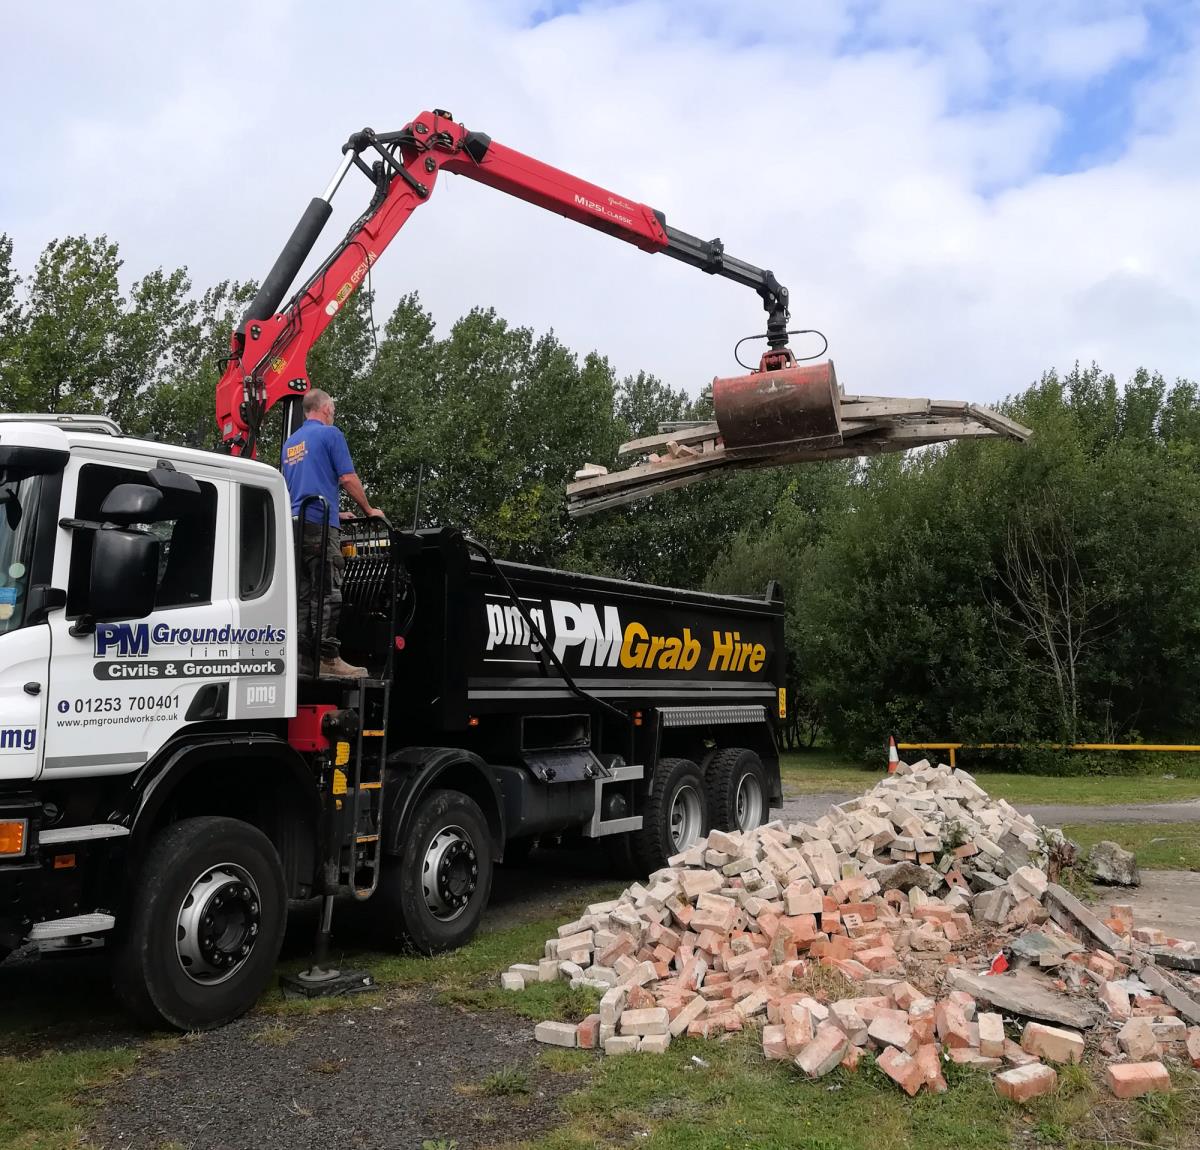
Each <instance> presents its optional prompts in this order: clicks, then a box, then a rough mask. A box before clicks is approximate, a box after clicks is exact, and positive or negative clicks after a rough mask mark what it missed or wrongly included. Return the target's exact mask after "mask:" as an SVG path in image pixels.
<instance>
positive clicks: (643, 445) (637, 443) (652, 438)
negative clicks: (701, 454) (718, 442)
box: [617, 423, 721, 455]
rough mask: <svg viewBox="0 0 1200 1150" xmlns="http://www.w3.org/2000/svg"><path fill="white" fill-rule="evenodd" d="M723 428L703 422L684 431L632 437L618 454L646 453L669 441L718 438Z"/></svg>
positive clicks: (694, 441)
mask: <svg viewBox="0 0 1200 1150" xmlns="http://www.w3.org/2000/svg"><path fill="white" fill-rule="evenodd" d="M720 435H721V429H720V428H719V427H718V426H717V425H716V424H715V423H703V424H701V425H700V426H699V427H693V428H690V429H688V430H684V431H660V432H658V433H657V434H656V435H643V436H642V437H641V438H640V439H631V440H630V441H629V442H628V443H622V444H621V446H620V447H618V448H617V454H618V455H633V454H634V453H637V454H639V455H640V454H644V453H645V452H648V451H657V450H658V449H659V448H660V447H666V446H667V444H668V443H671V442H674V443H684V444H688V443H702V442H703V441H704V440H706V439H718V438H719V437H720Z"/></svg>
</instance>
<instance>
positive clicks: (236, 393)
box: [217, 109, 794, 455]
mask: <svg viewBox="0 0 1200 1150" xmlns="http://www.w3.org/2000/svg"><path fill="white" fill-rule="evenodd" d="M342 151H343V158H342V161H341V163H340V164H339V166H338V169H337V171H336V172H335V173H334V176H333V178H332V179H331V181H330V183H329V186H328V187H327V188H326V189H325V192H324V193H323V194H322V195H320V196H318V197H316V198H314V199H313V200H312V201H311V202H310V203H309V205H308V207H307V208H306V209H305V212H304V215H303V216H302V217H301V219H300V222H299V223H298V224H297V225H296V228H295V230H294V231H293V233H292V235H291V237H290V238H289V240H288V242H287V244H286V245H285V246H284V248H283V251H282V252H281V253H280V255H279V257H278V259H277V260H276V261H275V264H274V266H273V267H272V269H271V271H270V273H269V274H268V275H267V278H266V279H265V280H264V281H263V284H262V287H261V288H260V289H259V291H258V293H257V295H256V296H255V297H254V300H253V302H252V303H251V304H250V306H249V308H248V309H247V311H246V314H245V316H244V317H243V319H242V321H241V323H240V324H239V325H238V327H237V329H236V330H235V331H234V333H233V336H232V339H231V343H230V356H229V359H228V360H227V361H226V364H225V369H224V371H223V373H222V377H221V380H220V382H219V384H218V385H217V426H218V428H219V431H220V436H221V439H222V441H223V443H224V444H225V446H226V447H227V449H228V450H229V451H230V452H231V453H233V454H235V455H253V454H254V453H255V447H256V444H257V440H258V433H259V427H260V426H261V423H262V420H263V418H264V416H265V415H266V413H267V412H268V411H269V410H270V409H271V408H272V407H274V406H275V405H276V404H279V403H281V402H282V403H284V404H285V425H286V427H287V428H288V430H291V428H292V427H294V426H295V424H296V423H297V422H298V410H299V406H300V404H299V401H300V400H301V399H302V398H303V396H304V393H305V392H306V391H308V390H309V387H310V381H309V376H308V367H307V359H308V354H309V351H310V350H311V349H312V346H313V344H314V343H316V341H317V340H318V339H319V338H320V337H321V334H322V333H323V332H324V330H325V328H326V327H327V326H328V325H329V323H330V322H331V321H332V320H333V318H334V316H336V315H337V313H338V311H339V310H340V309H341V308H342V307H343V306H344V305H345V303H346V300H347V299H348V298H349V297H350V296H351V294H353V292H354V291H355V290H356V289H357V288H358V287H359V286H360V285H361V283H362V282H363V280H364V279H365V278H366V277H367V274H368V273H369V271H370V269H371V267H372V266H373V265H374V263H375V261H376V260H378V259H379V257H380V256H381V255H382V254H383V251H384V249H385V248H386V247H387V245H388V244H389V243H391V241H392V240H393V239H394V238H395V237H396V234H397V233H398V232H399V231H400V229H401V228H402V227H403V226H404V225H405V224H406V223H407V222H408V219H409V217H410V216H411V215H412V213H413V212H414V211H416V209H417V208H418V207H420V206H421V205H422V204H423V203H424V202H425V201H426V200H427V199H428V198H429V196H430V195H431V194H432V192H433V189H434V185H435V183H436V180H437V177H438V174H439V173H440V172H442V171H449V172H453V173H455V174H457V175H460V176H466V177H467V178H468V179H471V180H475V181H476V182H478V183H481V184H486V185H487V186H488V187H491V188H495V189H497V190H498V191H502V192H506V193H507V194H509V195H511V196H515V197H517V198H518V199H522V200H525V201H526V202H527V203H530V204H535V205H536V206H538V207H540V208H545V209H546V210H548V211H552V212H556V213H558V214H559V215H561V216H565V217H566V218H567V219H569V220H573V221H575V222H576V223H579V224H584V225H585V226H587V227H590V228H595V229H596V230H597V231H602V232H605V233H607V234H608V235H611V236H613V237H615V238H616V239H619V240H623V241H625V242H626V243H630V244H633V245H634V246H635V247H638V248H640V249H641V250H642V251H645V252H651V253H655V252H661V253H663V254H665V255H668V256H671V257H673V258H674V259H678V260H681V261H683V262H684V263H687V264H689V265H691V266H692V267H695V268H699V269H700V270H702V271H705V272H708V273H710V274H712V275H719V276H722V277H724V278H726V279H730V280H732V281H733V282H735V283H738V284H742V285H744V286H747V287H750V288H752V289H753V290H754V291H756V292H757V293H758V295H759V296H760V298H761V299H762V302H763V306H764V307H765V308H766V310H767V344H768V350H767V352H766V354H765V355H764V356H763V360H762V364H761V369H762V370H774V369H777V368H784V367H787V366H790V365H791V364H793V363H794V360H793V358H792V355H791V353H790V351H788V349H787V321H788V293H787V289H786V288H785V287H783V286H782V285H781V284H780V283H779V281H778V280H777V279H776V278H775V276H774V274H773V273H772V272H770V271H767V270H765V269H763V268H759V267H756V266H755V265H753V264H750V263H747V262H745V261H744V260H740V259H737V258H736V257H733V256H730V255H728V254H727V253H726V252H725V249H724V245H723V244H722V243H721V241H720V240H719V239H713V240H702V239H699V238H698V237H696V236H693V235H690V234H689V233H687V232H684V231H681V230H679V229H678V228H674V227H672V226H671V225H669V224H668V223H667V222H666V217H665V216H664V215H663V213H662V212H660V211H656V210H655V209H653V208H651V207H649V206H647V205H646V204H642V203H638V202H636V201H634V200H630V199H628V198H626V197H624V196H619V195H616V194H615V193H613V192H610V191H608V190H607V189H606V188H602V187H600V186H599V185H598V184H593V183H589V182H588V181H587V180H582V179H580V178H579V177H577V176H573V175H571V174H570V173H568V172H564V171H561V170H560V169H558V168H555V167H552V166H551V165H549V164H545V163H543V162H542V161H540V160H537V159H534V158H533V157H532V156H527V155H524V154H523V153H521V152H518V151H516V150H515V149H513V148H508V147H505V146H504V145H503V144H497V143H495V142H494V141H493V140H492V139H491V138H490V137H489V136H487V135H485V134H484V133H482V132H473V131H468V130H467V129H466V128H465V127H464V126H463V125H462V124H459V123H456V122H455V121H454V119H453V117H452V116H451V115H450V114H449V113H448V112H444V111H441V110H438V109H435V110H433V111H431V112H422V113H421V114H420V115H419V116H416V117H415V118H414V119H413V120H411V121H410V122H409V123H408V124H407V125H405V127H404V128H402V129H401V130H400V131H398V132H390V133H376V132H373V131H371V130H370V129H369V128H366V129H363V131H361V132H356V133H355V134H354V135H352V136H351V137H350V139H349V140H348V141H347V142H346V144H345V145H344V147H343V149H342ZM368 160H370V162H368ZM351 168H355V169H357V170H359V171H361V172H362V173H363V174H364V175H366V176H367V177H368V179H370V181H371V183H372V185H373V187H374V193H373V195H372V198H371V201H370V203H369V204H368V206H367V208H366V210H365V211H364V212H363V214H362V215H361V216H359V218H358V219H357V220H356V221H355V222H354V224H353V225H352V226H351V228H350V230H349V231H348V232H347V234H346V236H345V237H344V238H343V239H342V241H341V242H340V243H339V244H338V246H337V247H336V248H335V249H334V251H333V252H332V253H331V254H330V255H329V257H328V258H327V259H326V260H325V261H324V262H323V263H322V264H321V265H320V266H319V267H318V268H317V269H316V271H315V272H314V273H313V274H312V275H311V276H310V277H309V278H308V280H307V281H306V282H305V283H304V284H303V285H302V286H301V287H300V289H299V290H298V291H296V292H295V293H294V294H293V295H292V296H291V297H290V298H289V299H288V301H287V303H286V304H283V306H282V308H281V307H280V304H281V303H283V300H284V297H285V296H286V295H287V292H288V290H289V289H290V287H291V285H292V282H293V281H294V280H295V278H296V276H297V274H298V273H299V271H300V268H301V266H302V265H303V263H304V261H305V260H306V259H307V257H308V255H309V253H310V252H311V251H312V249H313V246H314V245H315V243H316V241H317V238H318V236H319V235H320V232H321V229H322V228H323V227H324V225H325V223H326V221H327V220H328V219H329V216H330V214H331V212H332V207H331V201H332V200H333V197H334V194H335V193H336V192H337V190H338V188H339V187H340V186H341V184H342V181H343V180H344V178H345V177H346V175H347V174H348V173H349V171H350V169H351Z"/></svg>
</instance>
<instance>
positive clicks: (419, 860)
mask: <svg viewBox="0 0 1200 1150" xmlns="http://www.w3.org/2000/svg"><path fill="white" fill-rule="evenodd" d="M403 843H404V849H403V852H402V853H401V854H398V855H391V856H389V857H387V858H385V859H384V860H383V872H382V874H381V875H380V878H379V889H378V890H377V891H376V892H375V896H374V898H373V899H372V900H371V901H372V902H378V903H379V910H380V912H381V913H382V914H383V915H385V916H386V919H387V922H386V925H385V926H384V932H385V934H386V935H387V936H388V937H389V938H390V939H391V940H392V941H394V942H400V943H403V944H406V945H408V946H410V947H412V948H413V949H414V950H418V951H420V952H421V953H422V954H435V953H437V952H438V951H443V950H454V949H455V948H456V947H460V946H463V945H465V944H466V943H468V942H470V941H471V939H472V938H473V937H474V936H475V932H476V931H477V930H478V929H479V921H480V919H481V918H482V917H483V910H484V907H486V906H487V903H488V898H489V897H490V896H491V893H492V842H491V834H490V832H489V831H488V827H487V820H486V819H485V818H484V817H483V811H481V810H480V809H479V804H478V803H476V802H475V800H474V799H472V798H471V797H470V796H469V795H464V794H463V793H462V792H461V791H449V790H431V791H428V792H426V794H425V795H423V796H422V797H421V799H420V805H419V806H418V807H417V809H416V810H415V811H414V812H413V814H412V816H411V818H410V821H409V825H408V828H407V830H406V831H405V833H404V838H403ZM458 844H465V845H461V846H460V845H458ZM443 864H445V865H446V866H447V868H448V869H447V879H446V882H445V883H439V882H438V881H437V878H436V872H437V871H438V870H440V869H441V867H442V865H443ZM472 868H474V870H472ZM427 875H428V877H429V879H430V882H429V884H428V886H427V885H426V882H425V879H426V877H427ZM456 898H465V899H466V901H465V902H463V903H462V904H461V905H451V901H450V900H453V899H456Z"/></svg>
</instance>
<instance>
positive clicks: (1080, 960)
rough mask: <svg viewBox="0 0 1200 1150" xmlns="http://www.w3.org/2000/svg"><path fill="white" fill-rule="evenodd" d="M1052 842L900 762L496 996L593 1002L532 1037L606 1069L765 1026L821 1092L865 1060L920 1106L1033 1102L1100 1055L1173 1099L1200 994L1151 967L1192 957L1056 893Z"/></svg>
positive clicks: (959, 786) (510, 980)
mask: <svg viewBox="0 0 1200 1150" xmlns="http://www.w3.org/2000/svg"><path fill="white" fill-rule="evenodd" d="M1055 833H1056V832H1046V831H1042V830H1039V828H1038V827H1037V826H1036V825H1035V824H1034V823H1033V822H1032V820H1031V819H1029V818H1028V817H1027V816H1024V815H1021V814H1020V813H1019V812H1017V811H1016V810H1015V809H1013V808H1012V807H1011V806H1009V805H1008V804H1007V803H1005V802H1004V801H1003V800H1000V801H999V802H994V801H993V800H991V799H990V798H989V797H988V795H987V794H986V792H984V791H983V789H982V788H980V787H979V786H978V785H977V784H976V782H975V781H974V779H972V778H971V776H969V775H967V774H965V773H964V772H962V771H952V770H951V769H950V768H949V767H946V766H938V767H934V766H930V765H929V764H928V763H925V762H922V763H918V764H915V765H913V766H908V765H907V764H903V763H902V764H900V767H899V769H898V770H897V772H896V773H895V774H894V775H889V776H888V777H887V778H885V779H883V780H881V782H880V783H879V784H878V785H876V786H875V787H874V788H873V789H872V790H871V791H870V792H868V793H867V794H866V795H864V796H862V797H860V798H857V799H854V800H851V801H849V802H846V803H842V804H839V805H837V806H834V807H831V808H830V810H829V812H828V813H827V814H826V815H824V816H822V818H820V819H818V820H817V821H816V822H815V823H813V824H805V823H795V824H791V825H789V826H786V827H785V826H783V825H782V824H780V823H778V822H775V823H769V824H767V825H765V826H762V827H758V828H756V829H755V830H752V831H746V832H723V831H712V832H711V833H710V834H709V835H708V837H707V839H706V840H702V841H701V842H700V843H698V844H697V845H696V846H694V847H692V848H691V849H689V850H686V851H684V852H682V853H681V854H678V855H676V856H674V857H672V858H671V859H669V860H668V866H667V867H666V868H664V869H662V870H659V871H656V872H655V873H654V874H652V875H651V876H650V877H649V879H648V880H647V882H646V883H645V884H641V883H635V884H633V885H632V886H631V887H629V888H628V889H627V890H626V891H625V892H624V893H623V894H622V895H621V897H620V898H618V899H615V900H613V901H611V902H605V903H596V904H593V905H592V906H589V907H588V908H587V910H586V913H585V914H584V915H583V916H582V917H581V918H580V919H579V920H578V921H575V922H571V923H567V924H564V925H563V926H561V927H560V928H559V929H558V933H557V937H556V938H552V939H550V940H548V941H547V943H546V947H545V957H544V958H542V959H541V960H540V961H539V962H537V963H530V964H517V965H515V966H513V967H512V968H510V969H509V970H508V971H507V972H506V973H505V974H504V975H502V976H501V983H502V985H503V986H504V987H505V988H506V989H509V990H516V991H519V990H522V989H523V988H524V987H525V985H526V984H527V983H530V982H535V981H537V982H549V981H556V980H559V979H566V980H568V981H569V982H570V983H571V984H572V985H576V986H587V987H592V988H594V989H595V990H597V991H598V992H600V993H601V995H602V997H601V998H600V1009H599V1012H598V1013H597V1014H593V1015H591V1016H589V1017H588V1018H586V1019H585V1020H584V1021H583V1022H581V1023H579V1024H578V1025H573V1024H567V1023H560V1022H542V1023H539V1024H538V1025H537V1027H536V1030H535V1036H536V1038H537V1039H538V1040H539V1041H542V1042H547V1043H551V1044H554V1045H559V1046H568V1047H581V1048H583V1049H602V1050H603V1051H604V1053H606V1054H624V1053H634V1052H641V1053H661V1052H663V1051H665V1050H666V1049H667V1047H668V1046H669V1045H670V1043H671V1040H672V1039H673V1038H678V1037H680V1036H684V1035H686V1036H688V1037H698V1038H720V1037H724V1036H727V1035H730V1034H734V1033H737V1032H740V1031H744V1030H746V1029H749V1028H754V1029H757V1030H759V1031H760V1032H761V1042H762V1048H763V1053H764V1055H765V1056H766V1057H767V1058H769V1059H778V1060H789V1061H791V1062H793V1063H794V1064H795V1065H796V1066H797V1067H798V1069H799V1070H800V1071H801V1072H803V1073H804V1074H805V1075H807V1076H809V1077H812V1078H817V1077H820V1076H822V1075H824V1074H828V1073H829V1072H830V1071H832V1070H833V1069H834V1068H835V1067H837V1066H845V1067H847V1068H850V1069H853V1068H854V1067H855V1066H856V1065H857V1063H858V1061H859V1059H860V1057H861V1056H862V1054H863V1053H864V1052H869V1053H873V1054H874V1056H875V1058H876V1062H877V1064H878V1066H879V1067H880V1069H881V1070H883V1071H884V1073H886V1074H887V1075H888V1076H889V1077H890V1078H891V1079H892V1080H893V1081H894V1082H896V1083H897V1085H899V1086H900V1087H901V1088H902V1089H904V1090H905V1091H906V1092H907V1093H909V1094H910V1095H913V1094H916V1093H917V1092H918V1091H919V1090H920V1089H922V1087H924V1088H925V1089H927V1090H931V1091H934V1092H941V1091H943V1090H945V1089H946V1081H945V1077H944V1075H943V1073H942V1065H943V1062H944V1061H953V1062H956V1063H959V1064H964V1065H969V1066H975V1067H979V1068H983V1069H987V1070H994V1071H996V1072H997V1073H996V1078H995V1082H996V1088H997V1090H998V1091H999V1092H1000V1093H1001V1094H1003V1095H1004V1096H1005V1097H1009V1098H1012V1099H1014V1100H1016V1101H1025V1100H1028V1099H1030V1098H1034V1097H1037V1096H1039V1095H1041V1094H1045V1093H1047V1092H1049V1091H1052V1090H1054V1089H1055V1087H1056V1085H1057V1074H1056V1072H1055V1070H1054V1069H1053V1067H1052V1066H1051V1065H1049V1064H1051V1063H1063V1062H1079V1061H1081V1060H1082V1058H1083V1055H1084V1051H1085V1048H1086V1047H1087V1046H1091V1047H1093V1048H1094V1049H1096V1050H1098V1051H1099V1053H1100V1054H1101V1055H1103V1056H1105V1057H1106V1058H1107V1059H1110V1060H1111V1061H1110V1062H1109V1065H1108V1066H1107V1079H1108V1082H1109V1085H1110V1087H1111V1089H1112V1090H1113V1092H1114V1093H1115V1094H1116V1095H1117V1096H1118V1097H1122V1098H1131V1097H1136V1096H1137V1095H1139V1094H1144V1093H1148V1092H1151V1091H1161V1090H1169V1089H1170V1078H1169V1075H1168V1073H1167V1070H1166V1068H1165V1066H1164V1065H1163V1063H1162V1061H1161V1059H1162V1058H1163V1057H1164V1056H1168V1055H1169V1056H1172V1057H1177V1058H1179V1059H1181V1060H1185V1061H1187V1062H1190V1063H1191V1064H1192V1065H1193V1066H1200V1025H1197V1024H1200V980H1197V979H1191V980H1186V981H1185V980H1184V979H1183V978H1181V977H1180V976H1169V975H1168V974H1167V973H1164V971H1163V970H1162V969H1161V966H1160V965H1159V964H1162V963H1165V962H1167V961H1168V960H1169V961H1170V964H1171V965H1174V966H1176V967H1177V968H1179V967H1181V968H1183V969H1184V970H1187V969H1200V966H1197V967H1192V966H1190V964H1191V963H1193V962H1194V961H1195V954H1196V948H1195V945H1194V944H1191V943H1182V942H1180V940H1174V939H1168V938H1166V937H1163V936H1160V935H1159V934H1157V933H1155V932H1153V931H1150V932H1146V931H1144V930H1142V929H1141V928H1138V927H1135V926H1134V925H1133V923H1132V919H1131V916H1130V915H1129V914H1128V909H1127V908H1123V907H1113V908H1111V911H1110V917H1109V919H1108V920H1107V921H1101V920H1100V919H1099V918H1098V917H1097V916H1095V915H1093V914H1092V913H1091V912H1090V911H1088V910H1087V908H1086V907H1084V906H1083V905H1082V904H1081V903H1079V901H1078V900H1077V899H1075V898H1074V896H1072V895H1071V894H1070V893H1069V892H1067V891H1066V890H1064V889H1063V888H1062V887H1060V886H1057V885H1056V884H1053V883H1050V882H1049V881H1048V879H1047V876H1046V874H1045V872H1044V870H1043V869H1042V868H1041V866H1040V865H1039V862H1040V861H1041V860H1042V856H1041V855H1040V854H1039V851H1041V850H1043V849H1044V848H1045V845H1046V843H1047V839H1048V837H1049V838H1052V837H1053V835H1054V834H1055ZM820 968H826V969H828V970H834V971H837V972H839V974H840V975H841V976H842V977H841V978H840V979H839V978H836V976H835V978H834V979H833V980H831V979H830V978H828V977H823V978H820V977H813V975H814V973H815V971H816V970H818V969H820ZM1006 971H1007V973H1006ZM832 982H836V983H838V984H840V985H841V986H842V987H843V989H844V991H845V993H843V994H842V995H841V996H840V997H834V996H832V995H831V994H830V993H829V992H828V990H827V989H822V988H823V987H824V988H827V987H828V986H829V985H831V983H832ZM980 1004H982V1005H980ZM1006 1016H1007V1017H1008V1019H1009V1020H1010V1022H1009V1027H1008V1032H1006V1022H1005V1018H1006ZM1018 1020H1025V1021H1024V1025H1023V1028H1021V1029H1019V1030H1018V1028H1017V1024H1018ZM1189 1023H1191V1024H1192V1025H1191V1027H1190V1028H1189V1026H1188V1024H1189ZM1087 1031H1090V1032H1092V1034H1093V1035H1095V1036H1096V1037H1094V1038H1093V1039H1092V1040H1091V1041H1090V1042H1087V1041H1085V1037H1084V1032H1087ZM1010 1034H1011V1035H1013V1036H1016V1035H1018V1034H1019V1039H1020V1040H1019V1042H1018V1041H1016V1040H1015V1037H1010Z"/></svg>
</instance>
